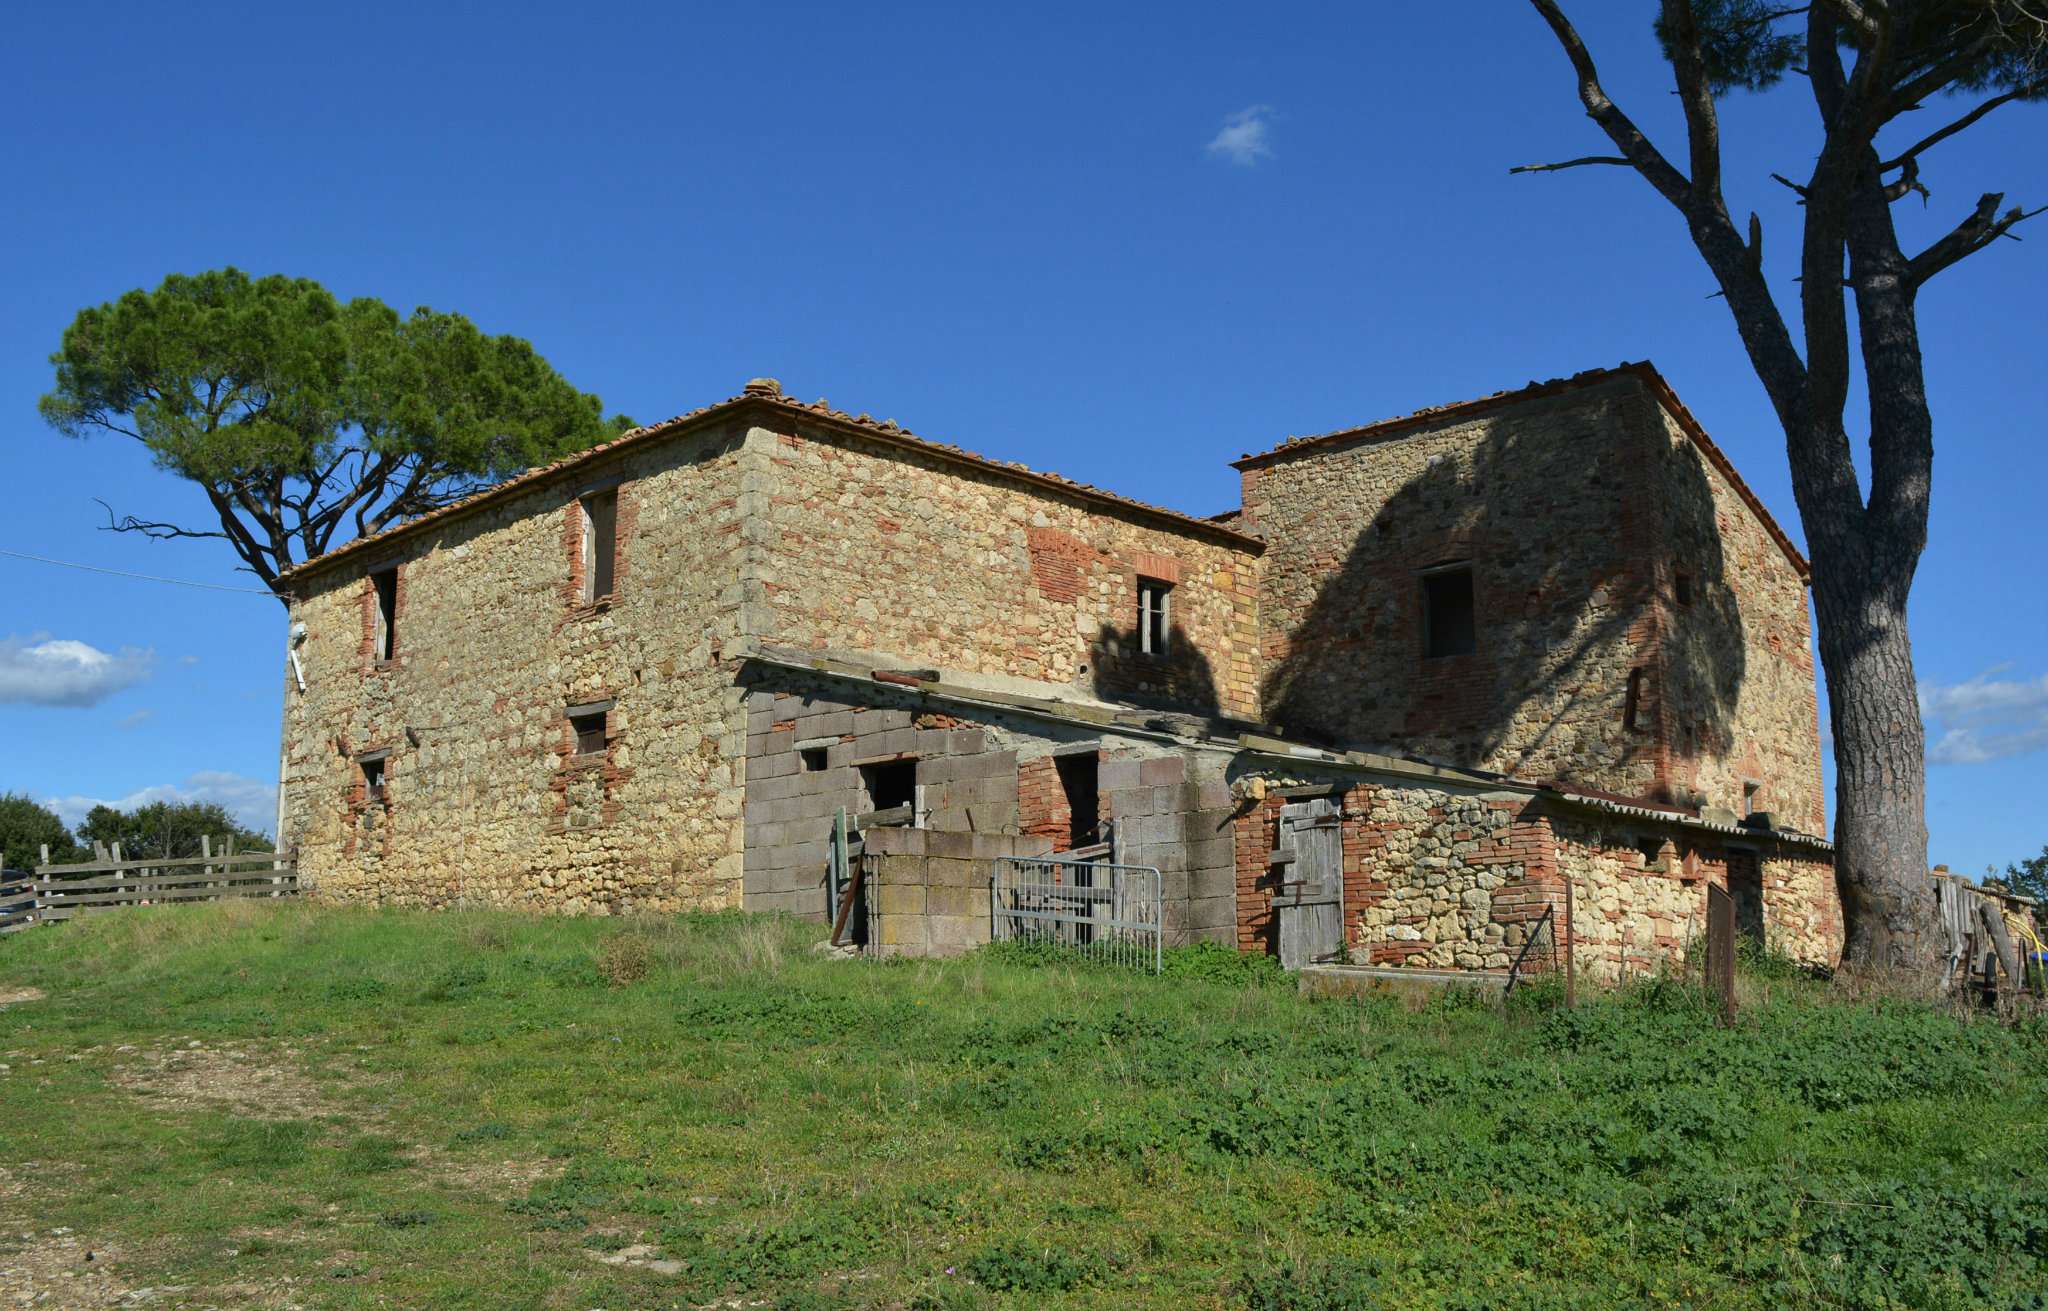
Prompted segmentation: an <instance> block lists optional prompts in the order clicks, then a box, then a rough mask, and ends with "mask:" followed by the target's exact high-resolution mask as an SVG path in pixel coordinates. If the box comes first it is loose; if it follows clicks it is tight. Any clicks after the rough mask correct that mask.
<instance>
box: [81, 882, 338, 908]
mask: <svg viewBox="0 0 2048 1311" xmlns="http://www.w3.org/2000/svg"><path fill="white" fill-rule="evenodd" d="M298 891H299V890H298V888H297V886H296V885H294V884H289V883H256V884H237V885H235V886H233V887H225V888H172V889H168V890H165V891H159V892H147V891H126V890H124V891H116V892H86V893H75V894H71V895H63V894H52V895H49V896H46V897H44V898H43V904H44V905H46V906H139V905H143V904H145V903H147V904H150V905H155V904H156V903H158V902H166V901H231V900H234V899H236V898H238V897H292V896H297V895H298Z"/></svg>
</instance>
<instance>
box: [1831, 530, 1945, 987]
mask: <svg viewBox="0 0 2048 1311" xmlns="http://www.w3.org/2000/svg"><path fill="white" fill-rule="evenodd" d="M1831 536H1832V535H1831ZM1860 537H1861V533H1860V532H1857V531H1855V530H1853V529H1852V530H1851V532H1850V533H1849V534H1848V540H1842V541H1823V540H1815V541H1813V542H1812V547H1813V602H1814V609H1815V611H1816V613H1817V614H1818V616H1819V619H1820V625H1819V638H1820V660H1821V667H1822V668H1823V669H1825V670H1826V671H1827V678H1828V723H1829V726H1830V727H1831V729H1832V730H1833V733H1834V751H1835V886H1836V889H1837V891H1838V892H1839V894H1840V896H1841V900H1842V921H1843V930H1844V941H1843V947H1842V963H1843V965H1844V967H1845V968H1848V969H1852V970H1875V971H1879V972H1890V971H1901V972H1931V971H1932V970H1933V969H1934V968H1935V967H1936V965H1937V963H1938V962H1939V961H1940V959H1941V957H1942V956H1943V955H1944V954H1945V952H1946V948H1947V944H1946V943H1945V942H1944V941H1943V938H1942V933H1941V928H1940V921H1939V917H1938V916H1937V914H1936V910H1935V902H1934V892H1933V888H1932V886H1931V884H1930V881H1929V878H1928V873H1927V818H1926V815H1927V763H1926V738H1925V733H1924V730H1923V729H1922V727H1921V723H1920V701H1919V692H1918V684H1917V682H1916V681H1915V679H1914V676H1913V645H1912V641H1911V640H1910V639H1909V638H1908V636H1907V633H1906V607H1905V598H1904V596H1903V594H1902V592H1901V590H1900V589H1899V588H1898V587H1897V585H1896V581H1895V579H1893V578H1892V577H1890V576H1888V572H1887V569H1886V567H1885V566H1884V565H1883V564H1881V563H1879V562H1877V561H1874V560H1872V559H1871V558H1870V554H1871V553H1870V552H1869V551H1868V550H1866V549H1863V548H1865V547H1867V546H1868V545H1869V544H1868V543H1867V542H1864V541H1859V540H1857V539H1858V538H1860Z"/></svg>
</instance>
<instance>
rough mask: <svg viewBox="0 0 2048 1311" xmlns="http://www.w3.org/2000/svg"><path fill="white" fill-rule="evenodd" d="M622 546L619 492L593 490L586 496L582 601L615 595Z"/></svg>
mask: <svg viewBox="0 0 2048 1311" xmlns="http://www.w3.org/2000/svg"><path fill="white" fill-rule="evenodd" d="M618 546H619V493H618V490H617V489H616V488H614V489H613V490H611V491H608V492H593V493H592V494H591V495H589V496H586V497H584V498H583V602H584V604H585V605H589V604H591V603H593V602H596V601H598V600H601V599H603V598H604V597H607V596H610V595H611V594H612V589H613V588H614V587H615V586H616V577H617V564H618Z"/></svg>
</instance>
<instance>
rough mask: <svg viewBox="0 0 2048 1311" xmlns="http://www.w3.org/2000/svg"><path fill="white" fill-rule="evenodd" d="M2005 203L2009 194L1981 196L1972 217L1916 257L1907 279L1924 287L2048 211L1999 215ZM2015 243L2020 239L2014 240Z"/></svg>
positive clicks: (2014, 211)
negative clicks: (1999, 208)
mask: <svg viewBox="0 0 2048 1311" xmlns="http://www.w3.org/2000/svg"><path fill="white" fill-rule="evenodd" d="M2004 200H2005V193H2004V192H2002V191H1993V192H1989V193H1987V194H1985V195H1984V196H1982V197H1980V198H1979V199H1978V201H1977V208H1976V209H1974V210H1972V211H1970V216H1969V217H1968V218H1966V219H1964V220H1963V221H1962V222H1961V223H1958V224H1956V226H1955V227H1954V228H1952V229H1950V230H1949V232H1948V234H1947V235H1946V236H1944V237H1942V238H1941V239H1940V240H1939V241H1936V242H1935V243H1934V244H1933V245H1931V246H1929V247H1928V248H1927V249H1926V250H1923V251H1921V252H1920V253H1919V254H1918V255H1915V256H1914V257H1913V258H1912V260H1911V261H1909V262H1908V264H1907V266H1906V277H1907V280H1908V282H1910V283H1911V284H1912V285H1913V286H1914V287H1920V286H1924V285H1925V284H1926V282H1927V280H1928V279H1929V278H1932V277H1933V276H1934V275H1935V274H1937V273H1939V272H1941V271H1942V270H1943V269H1946V268H1949V267H1951V266H1953V265H1955V264H1959V263H1961V262H1962V261H1963V260H1965V259H1967V258H1969V257H1970V256H1972V255H1974V254H1976V253H1977V252H1978V251H1980V250H1982V249H1984V248H1985V247H1986V246H1989V245H1990V244H1991V243H1992V242H1994V241H1996V240H1998V239H1999V238H2000V237H2004V236H2010V235H2011V233H2012V229H2013V228H2015V227H2017V226H2018V225H2019V224H2021V223H2024V222H2026V221H2027V220H2028V219H2030V218H2033V217H2034V216H2036V215H2038V214H2040V213H2042V212H2043V211H2044V210H2048V206H2044V207H2043V209H2021V208H2020V207H2019V206H2017V205H2015V206H2013V207H2012V208H2011V209H2009V210H2007V211H2006V212H2005V213H2003V214H2000V213H1999V212H1998V206H1999V204H2000V203H2001V202H2003V201H2004ZM2013 240H2014V241H2017V240H2019V238H2018V237H2013Z"/></svg>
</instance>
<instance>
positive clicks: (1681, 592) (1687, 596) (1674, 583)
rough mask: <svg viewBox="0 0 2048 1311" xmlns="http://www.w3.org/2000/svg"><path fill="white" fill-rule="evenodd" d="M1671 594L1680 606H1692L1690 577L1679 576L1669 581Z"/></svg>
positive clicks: (1685, 575)
mask: <svg viewBox="0 0 2048 1311" xmlns="http://www.w3.org/2000/svg"><path fill="white" fill-rule="evenodd" d="M1671 594H1672V595H1673V596H1675V597H1677V598H1678V603H1679V604H1680V605H1691V604H1692V575H1691V574H1680V575H1678V577H1676V578H1674V579H1672V580H1671Z"/></svg>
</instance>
